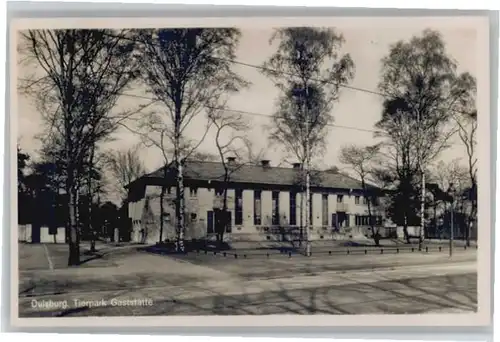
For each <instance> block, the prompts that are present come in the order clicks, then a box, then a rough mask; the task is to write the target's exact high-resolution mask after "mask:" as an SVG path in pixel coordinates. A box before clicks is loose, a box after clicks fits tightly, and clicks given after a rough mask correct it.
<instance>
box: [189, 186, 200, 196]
mask: <svg viewBox="0 0 500 342" xmlns="http://www.w3.org/2000/svg"><path fill="white" fill-rule="evenodd" d="M189 195H190V196H191V197H196V196H197V195H198V188H194V187H193V188H189Z"/></svg>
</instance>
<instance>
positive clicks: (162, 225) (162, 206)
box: [158, 163, 168, 243]
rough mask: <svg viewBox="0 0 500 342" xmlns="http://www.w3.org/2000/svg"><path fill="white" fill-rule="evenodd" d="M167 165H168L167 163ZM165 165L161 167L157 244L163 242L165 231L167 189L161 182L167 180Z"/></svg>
mask: <svg viewBox="0 0 500 342" xmlns="http://www.w3.org/2000/svg"><path fill="white" fill-rule="evenodd" d="M167 164H168V163H167ZM167 174H168V170H167V165H165V166H164V167H163V181H162V186H161V192H160V237H159V238H158V243H162V242H163V232H164V229H165V220H164V216H165V193H166V191H167V188H166V186H165V184H163V182H166V180H167Z"/></svg>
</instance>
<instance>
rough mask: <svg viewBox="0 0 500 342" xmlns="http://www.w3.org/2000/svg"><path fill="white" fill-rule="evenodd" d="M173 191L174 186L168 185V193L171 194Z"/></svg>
mask: <svg viewBox="0 0 500 342" xmlns="http://www.w3.org/2000/svg"><path fill="white" fill-rule="evenodd" d="M171 193H172V188H171V187H169V186H168V187H167V194H169V195H170V194H171Z"/></svg>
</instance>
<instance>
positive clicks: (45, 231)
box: [18, 224, 66, 243]
mask: <svg viewBox="0 0 500 342" xmlns="http://www.w3.org/2000/svg"><path fill="white" fill-rule="evenodd" d="M54 238H55V239H54ZM18 241H20V242H30V243H31V242H32V226H31V224H27V225H19V226H18ZM40 243H66V228H64V227H58V228H57V234H56V235H52V234H49V227H45V226H44V227H40Z"/></svg>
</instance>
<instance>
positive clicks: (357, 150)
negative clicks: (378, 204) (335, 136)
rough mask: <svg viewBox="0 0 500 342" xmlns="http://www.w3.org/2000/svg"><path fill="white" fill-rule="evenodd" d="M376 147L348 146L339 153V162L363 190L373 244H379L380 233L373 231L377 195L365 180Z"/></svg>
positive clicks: (375, 152) (369, 172) (373, 159)
mask: <svg viewBox="0 0 500 342" xmlns="http://www.w3.org/2000/svg"><path fill="white" fill-rule="evenodd" d="M379 148H380V147H379V146H378V145H374V146H356V145H349V146H344V147H342V149H341V151H340V158H339V159H340V162H341V163H342V164H344V165H347V166H349V167H350V168H351V169H352V171H354V173H355V174H356V175H357V176H358V177H359V178H360V180H361V187H362V188H363V195H364V197H365V199H366V200H367V206H368V219H369V225H370V229H371V232H372V238H373V241H374V242H375V244H376V245H377V246H378V245H379V244H380V232H379V230H378V229H377V230H375V222H374V220H373V215H372V205H373V204H375V201H376V200H377V198H376V197H375V196H377V195H378V193H374V190H375V187H373V186H369V185H368V184H367V180H368V178H369V177H370V175H371V171H372V168H373V162H374V161H375V160H376V158H377V157H378V150H379Z"/></svg>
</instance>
